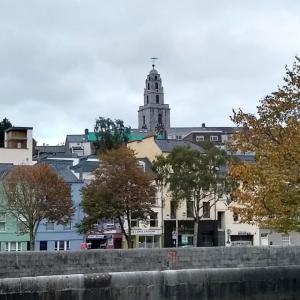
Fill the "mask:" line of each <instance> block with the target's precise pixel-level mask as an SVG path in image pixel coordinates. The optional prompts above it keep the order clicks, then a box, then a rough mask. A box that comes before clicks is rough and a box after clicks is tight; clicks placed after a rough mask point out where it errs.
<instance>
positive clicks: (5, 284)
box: [0, 266, 300, 300]
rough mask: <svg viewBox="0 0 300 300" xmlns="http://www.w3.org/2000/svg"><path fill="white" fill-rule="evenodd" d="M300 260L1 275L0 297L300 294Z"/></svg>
mask: <svg viewBox="0 0 300 300" xmlns="http://www.w3.org/2000/svg"><path fill="white" fill-rule="evenodd" d="M299 274H300V266H287V267H251V268H249V267H246V268H225V269H224V268H221V269H218V268H215V269H211V268H209V269H192V270H169V271H141V272H121V273H102V274H85V275H83V274H75V275H54V276H38V277H23V278H7V279H0V300H16V299H19V300H33V299H37V300H38V299H42V300H98V299H102V300H141V299H144V300H186V299H189V300H196V299H199V300H275V299H276V300H298V299H300V276H299Z"/></svg>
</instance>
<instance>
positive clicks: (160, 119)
mask: <svg viewBox="0 0 300 300" xmlns="http://www.w3.org/2000/svg"><path fill="white" fill-rule="evenodd" d="M158 124H162V115H161V114H158Z"/></svg>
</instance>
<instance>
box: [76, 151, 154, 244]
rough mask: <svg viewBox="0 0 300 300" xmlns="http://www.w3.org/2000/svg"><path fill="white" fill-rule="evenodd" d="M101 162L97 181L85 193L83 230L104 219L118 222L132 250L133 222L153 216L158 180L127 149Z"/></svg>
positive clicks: (113, 152)
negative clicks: (134, 218) (156, 181)
mask: <svg viewBox="0 0 300 300" xmlns="http://www.w3.org/2000/svg"><path fill="white" fill-rule="evenodd" d="M101 159H102V160H101V164H100V167H99V168H98V169H97V170H96V171H95V174H94V175H95V178H94V179H93V180H92V181H91V183H90V184H89V185H87V186H86V187H84V188H83V189H82V194H83V201H82V206H83V209H84V212H85V213H86V217H85V219H84V220H83V221H82V223H81V224H80V227H79V230H80V231H82V232H88V230H90V229H91V228H93V225H94V224H96V223H97V222H98V221H99V220H101V219H111V220H116V221H118V223H119V224H120V226H121V230H122V233H123V234H124V236H125V238H126V241H127V245H128V248H131V218H132V217H133V216H135V217H136V218H138V219H140V220H146V219H147V216H148V215H149V214H151V212H152V211H151V207H152V206H153V205H154V203H155V195H156V188H155V185H154V184H153V180H154V178H153V176H152V175H150V174H149V173H146V172H144V170H143V169H142V168H141V166H140V165H139V162H138V160H137V158H136V157H135V155H134V151H132V150H131V149H128V148H127V147H125V146H120V147H119V148H117V149H112V150H110V151H106V152H104V153H103V154H102V156H101ZM126 223H127V228H126V227H125V226H126Z"/></svg>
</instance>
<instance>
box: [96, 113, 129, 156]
mask: <svg viewBox="0 0 300 300" xmlns="http://www.w3.org/2000/svg"><path fill="white" fill-rule="evenodd" d="M94 131H95V133H96V136H97V141H96V142H95V146H96V149H97V151H98V152H104V151H107V150H112V149H116V148H118V147H120V146H122V145H126V144H127V142H128V140H129V135H130V127H126V126H125V125H124V122H123V121H122V120H115V121H113V120H111V119H110V118H103V117H99V118H98V119H97V120H96V124H95V128H94Z"/></svg>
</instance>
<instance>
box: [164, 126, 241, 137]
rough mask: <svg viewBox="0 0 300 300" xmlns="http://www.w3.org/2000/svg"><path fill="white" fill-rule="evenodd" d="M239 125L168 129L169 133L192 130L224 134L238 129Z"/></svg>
mask: <svg viewBox="0 0 300 300" xmlns="http://www.w3.org/2000/svg"><path fill="white" fill-rule="evenodd" d="M238 130H239V128H237V127H206V126H205V127H202V126H201V127H171V128H170V129H168V130H167V132H168V134H169V135H174V134H176V135H182V136H185V135H188V134H190V133H192V132H221V133H224V134H230V133H234V132H236V131H238Z"/></svg>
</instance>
